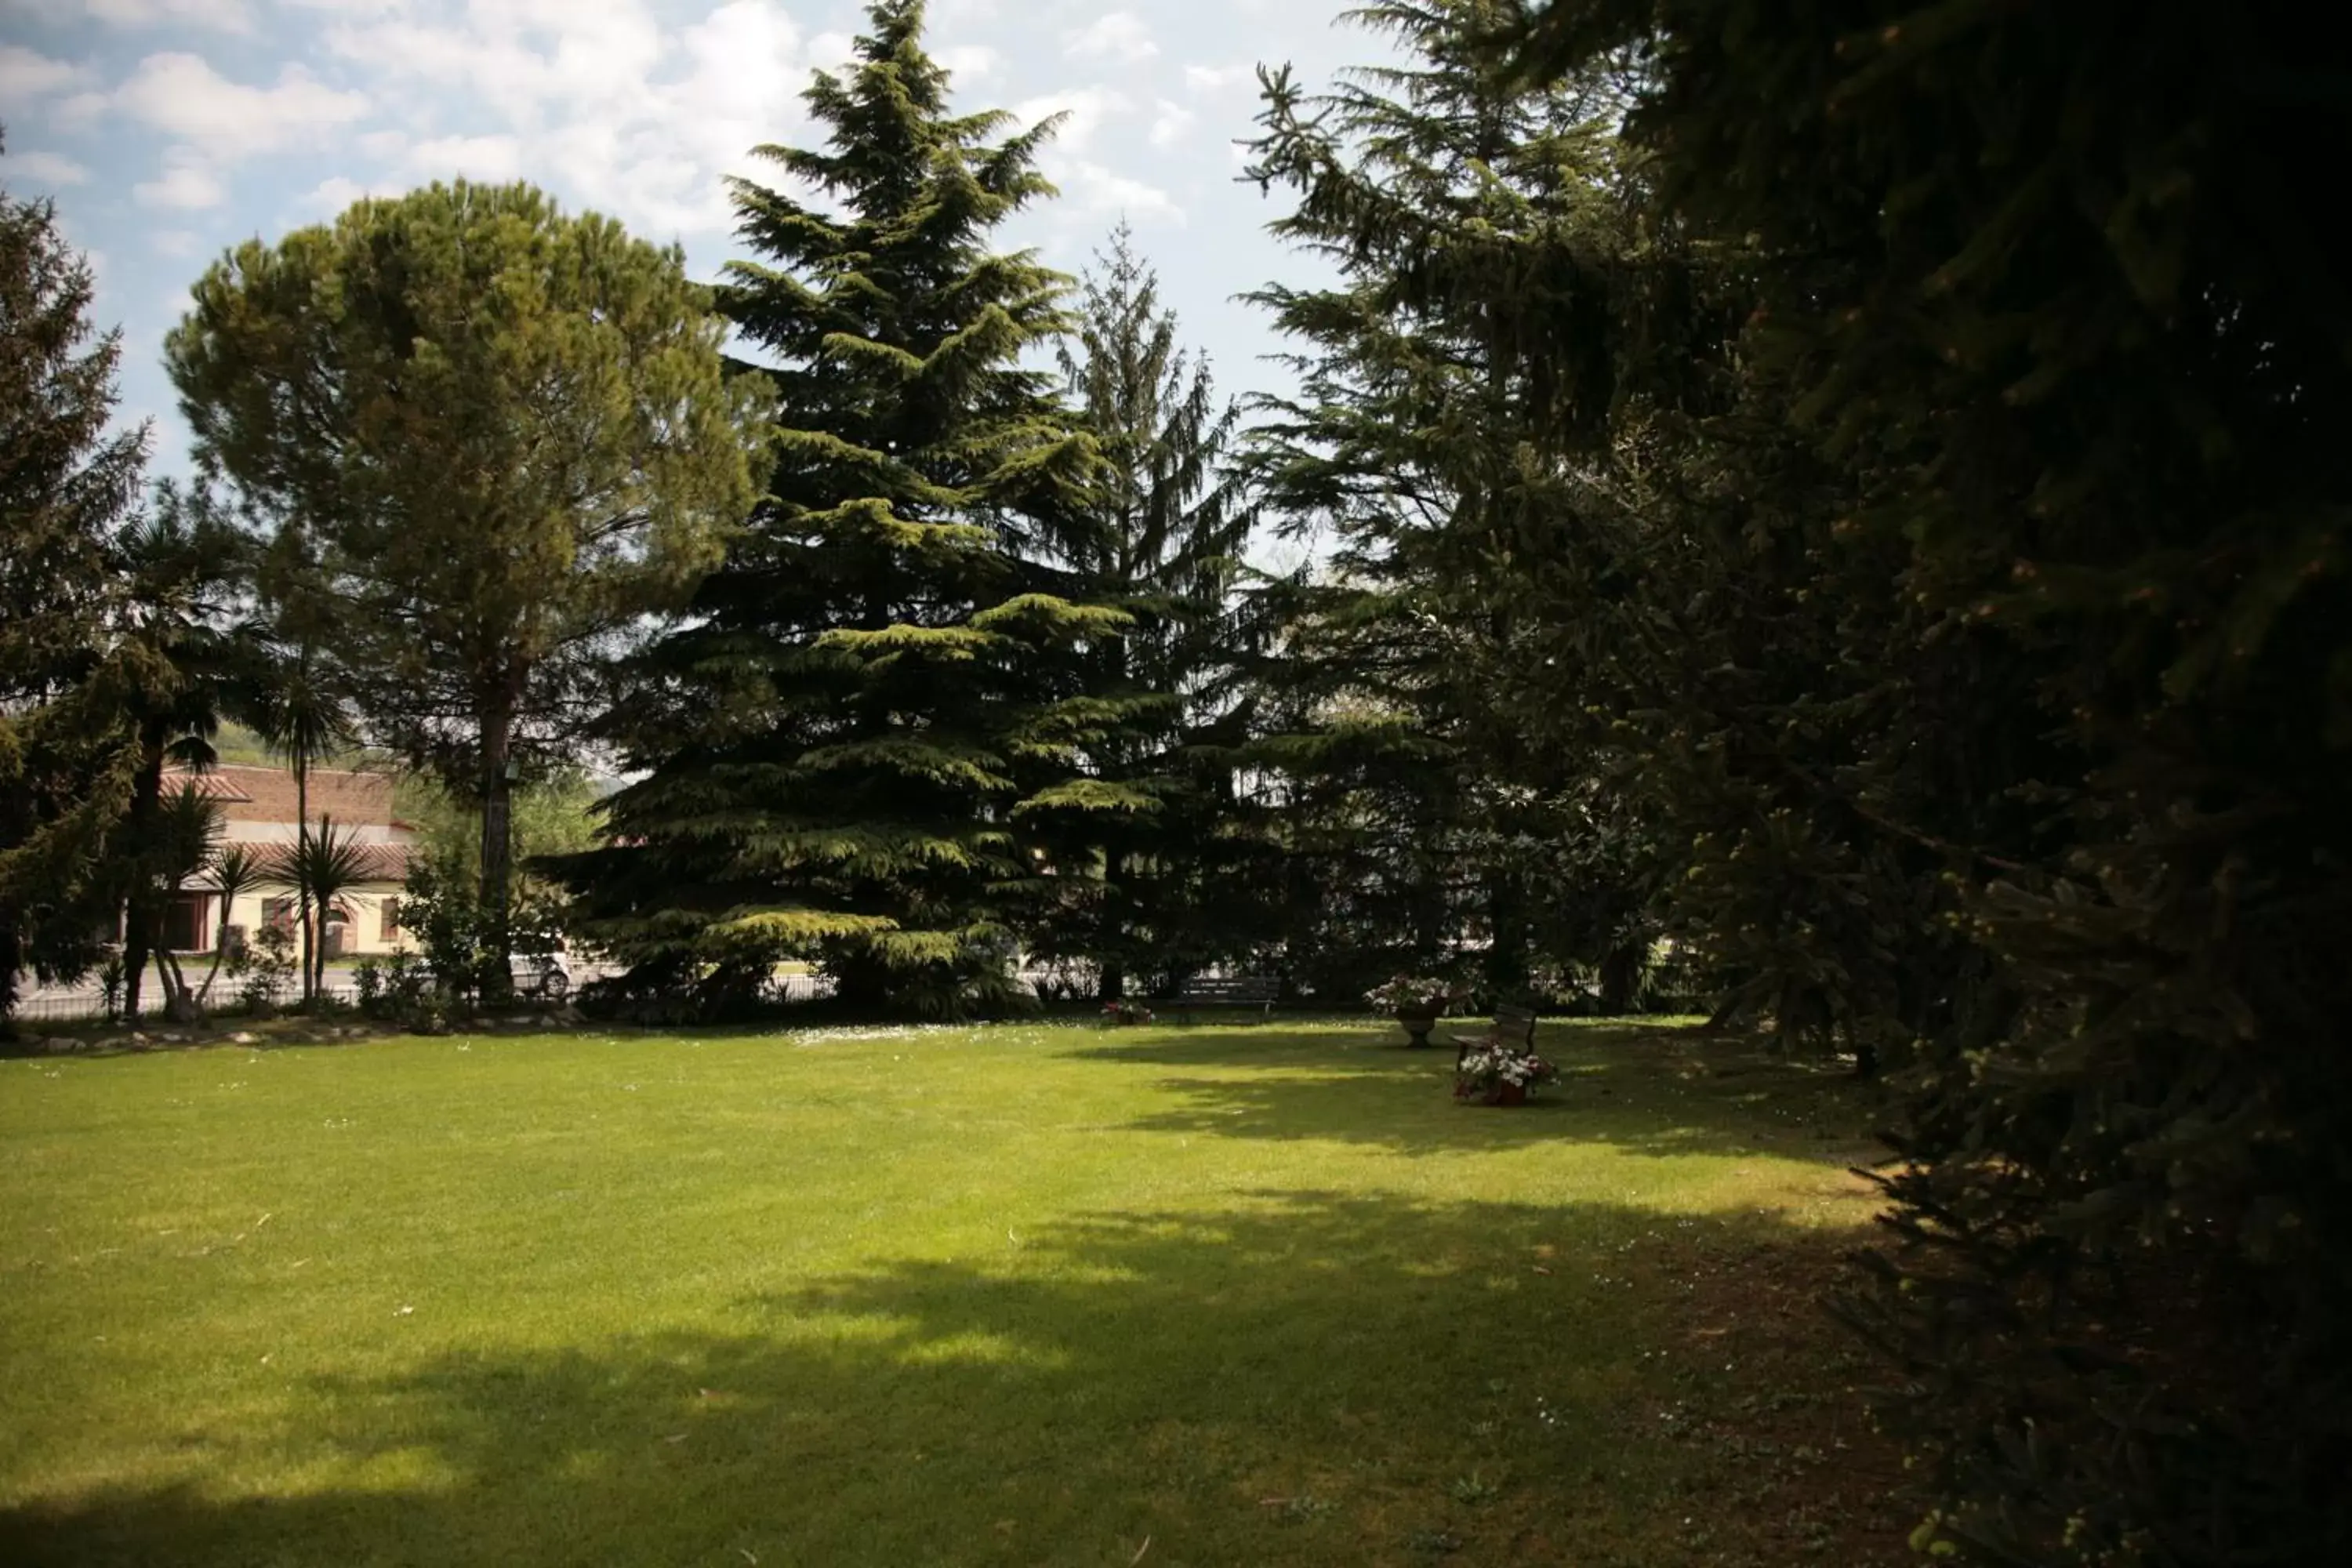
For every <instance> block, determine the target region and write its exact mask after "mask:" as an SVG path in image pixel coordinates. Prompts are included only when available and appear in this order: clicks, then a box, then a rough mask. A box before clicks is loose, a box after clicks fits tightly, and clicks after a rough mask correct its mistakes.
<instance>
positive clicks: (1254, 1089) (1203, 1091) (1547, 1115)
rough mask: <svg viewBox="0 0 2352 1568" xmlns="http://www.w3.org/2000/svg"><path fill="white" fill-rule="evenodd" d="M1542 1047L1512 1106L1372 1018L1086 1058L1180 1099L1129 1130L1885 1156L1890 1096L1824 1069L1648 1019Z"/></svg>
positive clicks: (1838, 1160) (1469, 1146)
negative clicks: (1456, 1094) (1553, 1069)
mask: <svg viewBox="0 0 2352 1568" xmlns="http://www.w3.org/2000/svg"><path fill="white" fill-rule="evenodd" d="M1468 1023H1469V1025H1470V1026H1472V1027H1475V1024H1476V1020H1470V1021H1468ZM1438 1037H1439V1039H1440V1040H1441V1041H1444V1040H1445V1035H1444V1029H1443V1027H1441V1030H1440V1032H1439V1036H1438ZM1538 1047H1539V1048H1540V1049H1541V1050H1542V1051H1543V1052H1544V1053H1545V1054H1546V1055H1547V1056H1548V1057H1549V1058H1551V1059H1552V1060H1553V1061H1554V1062H1555V1063H1556V1064H1557V1065H1558V1066H1559V1068H1560V1074H1561V1079H1560V1081H1559V1083H1558V1084H1556V1085H1553V1086H1552V1087H1550V1088H1549V1089H1544V1090H1542V1091H1541V1092H1540V1093H1539V1094H1538V1096H1537V1097H1536V1098H1535V1099H1534V1100H1531V1101H1530V1102H1529V1103H1528V1104H1527V1105H1525V1106H1522V1107H1514V1108H1510V1109H1499V1108H1496V1107H1490V1106H1483V1105H1465V1104H1457V1103H1453V1102H1452V1100H1451V1089H1452V1084H1453V1073H1454V1051H1453V1048H1452V1047H1451V1045H1450V1043H1449V1044H1446V1045H1445V1047H1444V1049H1438V1048H1430V1049H1412V1048H1409V1047H1404V1046H1402V1044H1401V1043H1400V1042H1399V1041H1398V1040H1397V1039H1396V1038H1395V1037H1394V1030H1393V1028H1392V1027H1391V1028H1390V1029H1388V1030H1386V1031H1385V1032H1384V1031H1383V1030H1382V1029H1381V1026H1377V1025H1373V1024H1369V1023H1368V1024H1366V1025H1365V1026H1363V1028H1362V1029H1361V1031H1360V1032H1356V1031H1349V1032H1344V1033H1343V1032H1339V1031H1327V1032H1320V1033H1314V1034H1304V1033H1297V1032H1290V1033H1285V1032H1284V1031H1282V1030H1281V1029H1279V1028H1265V1029H1237V1030H1205V1029H1202V1030H1185V1031H1181V1032H1177V1033H1174V1034H1171V1035H1163V1036H1158V1037H1146V1038H1143V1039H1139V1040H1136V1041H1134V1042H1131V1043H1130V1042H1121V1043H1118V1044H1114V1045H1104V1046H1099V1047H1093V1048H1090V1049H1087V1050H1083V1051H1079V1052H1077V1053H1075V1054H1076V1055H1078V1056H1080V1057H1082V1058H1087V1059H1089V1060H1095V1061H1101V1062H1108V1063H1117V1064H1119V1065H1123V1066H1127V1067H1132V1068H1141V1069H1156V1071H1157V1074H1158V1076H1156V1077H1155V1078H1154V1079H1153V1086H1154V1087H1155V1088H1157V1089H1161V1090H1163V1091H1165V1092H1169V1093H1172V1094H1175V1095H1177V1096H1180V1097H1181V1104H1179V1105H1178V1106H1176V1107H1175V1108H1173V1109H1171V1110H1160V1111H1155V1112H1153V1113H1151V1114H1150V1115H1148V1116H1145V1117H1142V1118H1140V1119H1139V1120H1138V1121H1134V1122H1132V1123H1129V1125H1130V1126H1133V1127H1136V1128H1138V1129H1140V1130H1144V1131H1162V1132H1182V1133H1200V1134H1209V1135H1214V1136H1219V1137H1228V1138H1267V1139H1302V1138H1314V1139H1329V1140H1335V1141H1338V1142H1351V1143H1373V1144H1378V1145H1380V1146H1381V1147H1383V1148H1386V1149H1390V1150H1392V1151H1395V1152H1403V1153H1441V1152H1461V1151H1464V1150H1475V1149H1483V1148H1504V1147H1509V1146H1511V1145H1513V1144H1518V1143H1528V1142H1544V1141H1549V1140H1557V1139H1562V1138H1573V1139H1577V1140H1580V1141H1584V1142H1601V1143H1610V1144H1614V1145H1617V1146H1620V1147H1624V1148H1629V1149H1633V1150H1636V1151H1639V1152H1647V1153H1654V1154H1669V1155H1670V1154H1687V1153H1718V1154H1742V1153H1748V1152H1759V1151H1767V1150H1769V1152H1773V1153H1775V1154H1779V1155H1782V1156H1795V1157H1801V1158H1812V1159H1819V1160H1821V1161H1822V1162H1823V1163H1830V1164H1835V1165H1841V1166H1843V1165H1850V1164H1854V1163H1868V1162H1870V1161H1873V1160H1875V1159H1876V1158H1878V1157H1879V1155H1880V1154H1881V1153H1882V1152H1884V1151H1883V1149H1882V1148H1881V1146H1880V1145H1879V1144H1878V1143H1877V1142H1876V1141H1875V1139H1874V1136H1873V1133H1874V1127H1875V1120H1874V1119H1875V1117H1876V1115H1877V1112H1878V1110H1879V1107H1880V1103H1881V1100H1880V1090H1879V1089H1878V1088H1877V1087H1876V1086H1874V1085H1871V1084H1864V1083H1858V1082H1856V1081H1855V1080H1854V1079H1853V1078H1852V1077H1850V1076H1849V1075H1848V1074H1846V1073H1844V1072H1843V1071H1841V1070H1839V1069H1837V1068H1834V1067H1833V1066H1832V1065H1831V1064H1828V1063H1825V1062H1813V1061H1804V1060H1798V1059H1792V1058H1786V1057H1780V1056H1774V1055H1769V1054H1767V1053H1766V1052H1765V1051H1764V1050H1763V1049H1762V1048H1761V1047H1759V1045H1758V1044H1757V1042H1755V1041H1753V1040H1750V1039H1746V1038H1741V1037H1721V1036H1709V1035H1706V1034H1704V1033H1702V1032H1700V1031H1699V1030H1697V1029H1696V1028H1691V1027H1679V1028H1677V1027H1662V1026H1658V1025H1656V1024H1654V1023H1647V1022H1642V1021H1632V1022H1626V1023H1616V1022H1610V1023H1579V1024H1573V1025H1547V1026H1545V1027H1544V1029H1543V1031H1542V1033H1541V1035H1540V1036H1539V1038H1538ZM1188 1069H1189V1070H1188Z"/></svg>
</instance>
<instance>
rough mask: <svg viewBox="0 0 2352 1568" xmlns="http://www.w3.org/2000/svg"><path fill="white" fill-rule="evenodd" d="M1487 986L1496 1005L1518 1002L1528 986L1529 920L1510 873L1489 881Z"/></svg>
mask: <svg viewBox="0 0 2352 1568" xmlns="http://www.w3.org/2000/svg"><path fill="white" fill-rule="evenodd" d="M1486 924H1487V929H1488V934H1489V935H1490V936H1491V938H1492V939H1493V940H1492V941H1491V942H1489V944H1488V946H1487V948H1486V988H1487V990H1489V991H1490V992H1492V993H1493V994H1494V996H1495V1001H1496V1005H1498V1006H1499V1005H1501V1004H1502V1003H1503V1002H1505V1001H1506V1000H1512V1001H1516V1000H1517V999H1518V997H1519V995H1520V994H1521V993H1522V992H1524V991H1526V989H1527V986H1528V923H1527V921H1526V920H1525V919H1524V918H1523V917H1522V916H1521V914H1520V900H1519V889H1518V885H1517V882H1516V881H1515V880H1514V879H1511V878H1510V877H1507V876H1502V877H1496V878H1494V879H1491V880H1490V881H1489V882H1488V883H1487V884H1486Z"/></svg>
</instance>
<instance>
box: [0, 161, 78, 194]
mask: <svg viewBox="0 0 2352 1568" xmlns="http://www.w3.org/2000/svg"><path fill="white" fill-rule="evenodd" d="M14 174H22V175H24V176H25V177H26V179H28V180H30V181H31V182H32V183H33V184H37V185H51V186H55V185H79V184H81V183H82V182H83V181H85V180H87V179H89V170H88V169H85V168H83V167H82V166H81V165H80V164H79V163H75V162H74V161H73V160H72V159H71V158H68V157H67V156H65V155H64V154H63V153H9V154H8V155H7V156H6V157H5V158H0V177H5V176H8V175H14Z"/></svg>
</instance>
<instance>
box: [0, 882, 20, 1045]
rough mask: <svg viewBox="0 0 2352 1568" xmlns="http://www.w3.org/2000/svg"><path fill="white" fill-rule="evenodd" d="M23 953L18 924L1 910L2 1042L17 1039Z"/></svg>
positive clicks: (0, 1001)
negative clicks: (18, 971) (18, 981)
mask: <svg viewBox="0 0 2352 1568" xmlns="http://www.w3.org/2000/svg"><path fill="white" fill-rule="evenodd" d="M23 952H24V947H23V943H22V942H20V941H19V940H18V938H17V936H16V922H15V921H13V920H11V919H9V917H8V914H7V912H6V911H5V910H0V1040H13V1039H15V1038H16V965H17V964H18V963H19V962H21V960H22V957H23Z"/></svg>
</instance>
